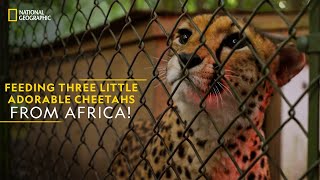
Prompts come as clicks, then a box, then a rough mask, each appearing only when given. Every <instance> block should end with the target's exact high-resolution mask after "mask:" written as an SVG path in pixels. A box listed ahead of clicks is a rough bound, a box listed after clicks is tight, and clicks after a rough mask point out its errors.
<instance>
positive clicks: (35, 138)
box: [9, 0, 320, 179]
mask: <svg viewBox="0 0 320 180" xmlns="http://www.w3.org/2000/svg"><path fill="white" fill-rule="evenodd" d="M70 2H75V4H73V3H70ZM165 2H167V3H168V1H165ZM199 2H200V3H198V4H197V1H192V0H189V1H188V0H185V1H178V2H176V3H173V4H174V7H175V8H176V12H175V13H169V12H167V13H164V12H163V10H165V7H166V6H165V4H164V3H163V2H162V1H161V0H154V1H150V0H145V1H135V0H132V1H129V0H127V1H125V0H106V1H101V0H91V1H86V2H85V1H80V0H78V1H66V0H64V1H61V2H60V1H48V2H45V1H43V2H41V3H39V2H36V4H37V8H38V9H43V10H44V12H45V14H52V20H51V21H34V22H33V21H23V22H18V23H16V24H12V25H10V29H9V32H10V36H9V37H10V46H11V48H10V57H9V59H10V68H9V69H10V80H11V81H12V82H21V83H54V84H55V85H58V84H59V83H83V81H81V80H80V79H96V78H104V79H112V78H122V79H139V78H143V79H147V81H144V82H136V83H138V85H139V86H138V92H137V93H136V94H135V97H136V98H135V99H136V102H135V103H134V104H133V105H131V118H130V119H121V118H119V119H94V118H84V117H83V118H68V119H63V115H64V114H65V113H66V111H67V109H68V108H69V107H72V109H74V110H76V109H77V108H78V107H79V106H80V105H79V104H75V103H71V104H61V105H55V104H48V105H43V104H30V105H27V104H25V106H27V107H31V106H39V107H43V108H45V107H48V108H53V107H57V108H58V113H59V119H63V123H59V124H58V123H54V124H44V123H43V124H32V123H31V124H15V125H12V126H10V134H11V137H10V148H11V149H10V150H11V155H10V162H11V170H10V175H11V176H13V177H15V178H16V179H114V178H115V174H116V172H117V171H119V170H118V169H114V168H113V165H114V164H116V163H119V160H118V158H121V159H124V161H126V162H125V166H126V168H127V169H128V170H129V175H130V178H133V179H134V178H135V177H136V176H138V174H139V173H138V171H136V169H138V167H139V166H146V169H148V168H149V169H151V170H150V174H151V175H150V177H152V178H153V177H154V178H156V177H163V178H164V177H166V176H168V174H170V173H171V174H174V175H175V176H177V178H178V179H179V178H180V177H179V169H177V168H176V165H175V163H174V161H175V156H176V154H178V153H180V151H181V150H180V149H181V147H183V146H189V147H191V149H192V152H193V153H194V155H195V157H196V159H197V161H199V162H200V166H199V168H198V169H197V170H198V172H197V175H196V176H193V177H196V178H198V179H201V178H208V171H209V169H207V168H206V167H207V164H208V162H209V161H210V160H212V159H214V156H215V155H216V154H217V153H219V152H224V153H225V156H226V157H228V159H230V160H231V161H230V162H232V163H233V165H234V167H235V169H237V171H238V172H239V177H238V178H239V179H242V178H245V177H248V178H249V177H250V175H249V172H250V170H251V169H252V168H253V167H254V166H255V164H256V163H257V162H258V161H259V160H260V159H261V158H267V159H268V161H269V163H270V166H271V167H272V171H274V172H271V173H275V174H279V175H280V176H281V178H283V179H287V178H288V177H287V174H286V173H285V172H284V171H283V170H282V169H281V168H282V166H281V164H280V162H278V161H277V160H275V159H274V158H273V157H272V155H270V153H269V147H268V146H269V145H270V143H271V141H273V140H274V139H276V136H279V134H280V133H281V132H282V131H284V129H285V127H286V124H288V123H289V122H290V123H295V124H296V125H297V126H298V127H299V128H300V129H301V131H302V132H303V134H304V135H305V138H308V131H307V130H306V128H305V127H304V126H303V125H302V124H301V122H300V120H299V119H298V118H297V117H296V116H295V112H296V111H297V109H296V106H297V105H298V104H299V103H300V101H301V99H302V98H303V97H304V96H305V95H306V94H307V93H308V91H309V88H310V87H311V86H313V84H315V83H318V82H319V78H320V77H317V78H316V79H314V80H313V81H312V82H310V83H309V86H308V88H306V90H305V92H304V93H303V94H301V96H300V98H298V100H296V101H295V102H293V103H292V101H290V100H288V98H287V97H286V94H285V93H283V91H282V90H281V88H280V87H278V85H277V83H276V82H274V80H273V79H272V78H270V76H269V73H270V69H269V65H270V64H271V63H272V62H273V61H274V59H275V57H276V56H277V55H279V52H280V50H281V48H282V47H284V46H286V45H287V44H288V43H289V41H291V40H295V39H296V38H297V33H298V31H299V28H298V27H297V24H298V23H299V21H300V20H301V19H302V18H303V16H304V15H305V14H306V11H307V10H308V7H309V4H310V2H309V1H308V2H307V3H305V4H303V6H302V7H301V8H300V9H299V10H298V11H295V12H294V16H290V17H293V19H292V18H291V19H290V18H288V16H287V14H286V13H284V12H283V11H281V10H280V9H279V8H278V7H276V5H277V4H276V3H278V1H269V0H261V1H256V2H257V3H256V4H255V5H254V7H253V8H252V9H250V13H249V15H248V17H247V19H246V20H245V24H241V23H239V22H238V20H237V19H236V18H234V16H233V15H231V12H233V11H232V10H230V6H231V5H230V4H228V2H227V1H223V0H219V1H218V2H216V1H214V2H213V1H208V2H203V3H204V4H203V5H202V6H205V5H208V6H209V5H210V6H212V7H215V9H210V11H209V12H207V13H209V14H211V15H212V18H211V21H213V20H214V18H215V17H217V16H219V15H220V14H223V15H226V16H229V18H230V19H231V21H232V22H233V24H235V27H237V28H238V30H239V31H240V34H242V33H243V32H245V31H246V29H248V28H250V26H251V24H252V23H253V22H254V20H255V19H256V18H257V17H258V16H259V12H260V11H261V9H263V8H266V7H267V8H268V9H271V10H272V13H271V14H273V16H274V17H276V18H278V20H279V21H281V23H282V24H284V27H283V28H284V29H285V30H282V32H283V31H285V33H286V34H287V36H286V38H285V39H282V40H281V42H280V43H279V44H278V47H277V50H275V52H274V53H273V54H271V55H270V56H269V58H268V59H267V60H264V59H263V57H260V55H259V53H257V50H256V49H255V48H254V46H253V45H252V44H251V43H250V42H248V41H247V38H246V37H245V36H244V37H243V38H242V40H241V41H243V42H245V43H246V44H247V46H248V48H249V49H250V50H251V52H252V54H253V55H254V57H255V59H257V61H256V62H255V63H256V65H257V66H258V67H259V69H260V71H261V72H262V75H261V76H260V77H259V78H258V79H257V80H256V82H255V85H254V86H253V88H251V89H250V90H249V91H248V92H246V93H245V94H246V95H244V96H243V94H239V92H238V91H236V90H235V87H234V84H233V83H232V82H228V80H227V79H226V78H225V77H224V69H225V66H226V63H227V62H228V60H226V61H224V62H220V61H219V59H218V58H217V57H216V52H213V51H212V50H211V49H210V47H209V46H208V45H207V44H206V41H207V40H206V39H205V35H204V34H205V33H206V32H207V31H208V29H209V26H210V23H208V24H207V25H206V27H205V28H204V30H203V31H202V30H200V29H199V28H198V27H197V25H196V23H195V22H194V21H193V18H192V15H190V13H189V11H192V8H191V10H190V7H191V5H190V4H192V3H193V4H194V6H201V2H202V1H199ZM210 2H211V3H210ZM281 2H284V1H281ZM281 2H280V1H279V3H281ZM139 3H140V4H139ZM141 3H142V4H143V5H142V6H143V8H142V9H143V10H144V11H139V12H138V11H136V10H137V9H139V8H138V7H139V6H141ZM211 4H214V5H211ZM169 5H170V3H168V6H169ZM10 6H14V7H17V8H18V9H25V8H27V7H28V6H27V5H26V3H25V2H23V1H18V2H12V3H11V4H10ZM70 9H72V10H70ZM232 14H233V13H232ZM235 14H236V13H235ZM239 14H241V13H239ZM167 17H171V19H170V18H167ZM182 21H188V22H189V23H190V24H191V25H190V26H192V27H194V29H196V31H198V33H200V34H201V36H200V37H201V38H200V40H199V44H198V45H197V47H196V48H195V50H194V52H193V55H192V56H194V55H195V54H197V52H199V51H201V50H202V49H205V50H206V51H207V52H209V54H210V56H211V57H212V59H214V61H215V62H216V64H217V65H218V71H219V73H218V75H217V76H218V77H217V78H216V79H217V80H216V81H218V80H223V81H226V83H227V85H228V87H230V94H232V95H233V96H234V97H235V98H236V99H237V104H236V106H237V108H238V111H239V112H238V115H237V116H236V117H233V118H234V119H233V120H231V121H230V124H228V125H227V128H224V129H219V128H218V127H219V125H218V124H216V123H217V122H216V121H215V120H214V117H213V118H211V119H210V121H211V122H210V123H211V124H212V127H213V128H215V129H216V130H217V132H218V138H217V142H218V143H217V146H216V147H215V148H212V149H211V150H210V153H209V154H208V156H207V157H201V156H200V155H199V154H200V153H199V152H198V150H197V148H196V147H195V144H194V142H193V141H192V140H191V139H190V138H189V136H191V135H190V134H191V132H192V131H193V129H192V126H193V124H195V123H197V121H198V118H197V117H200V116H201V115H202V114H210V112H208V110H207V108H206V103H205V99H206V98H207V97H208V96H210V91H209V92H206V93H205V94H204V95H201V101H200V103H199V105H198V107H199V111H198V112H197V113H196V114H195V115H194V117H193V118H192V119H191V120H190V121H188V122H185V120H184V119H183V118H181V114H179V113H181V112H179V111H178V110H177V109H176V107H175V104H174V102H173V96H174V95H175V93H176V92H177V90H178V88H179V85H178V86H176V87H175V88H172V89H170V88H169V85H168V84H167V82H166V80H165V75H166V74H165V73H164V72H163V71H164V69H165V66H166V64H167V61H168V60H169V59H170V58H171V56H172V55H177V56H178V53H177V51H176V50H175V48H174V47H173V41H172V37H173V36H174V32H175V31H176V30H177V28H178V25H179V24H181V22H182ZM239 44H240V43H239ZM236 46H237V45H236ZM235 51H236V48H233V49H231V50H230V55H229V56H232V54H234V53H235ZM228 58H230V57H227V59H228ZM189 64H190V60H188V62H187V63H186V64H185V66H184V67H183V70H182V72H185V74H186V75H185V76H182V77H181V79H180V80H179V82H178V84H182V82H183V81H188V82H189V83H190V86H191V87H193V88H195V89H197V85H196V84H195V83H194V81H193V80H192V79H190V77H188V75H187V74H188V68H187V67H188V65H189ZM86 82H87V81H86ZM266 82H267V83H268V84H270V88H273V89H274V92H275V93H277V94H279V95H280V97H281V98H282V99H283V102H285V103H286V104H287V105H288V106H289V112H288V114H289V118H288V119H286V120H285V121H284V122H283V123H282V124H281V125H280V126H279V127H276V128H273V129H272V132H269V134H267V136H264V135H263V134H262V133H261V131H260V130H259V129H258V128H257V126H258V125H257V124H255V122H254V119H252V118H251V117H250V109H249V108H248V103H249V100H248V99H250V97H251V96H255V95H254V94H256V93H257V89H258V87H259V86H261V85H262V84H265V83H266ZM93 83H96V84H97V85H98V84H105V83H106V82H105V81H104V82H96V81H95V82H93ZM125 83H129V81H125ZM21 95H28V94H27V93H23V94H21ZM31 95H35V94H31ZM40 95H41V96H45V95H49V96H50V95H70V96H72V97H74V96H76V95H92V93H86V92H79V93H75V92H41V93H40ZM94 95H106V92H100V91H99V92H96V93H95V94H94ZM113 95H116V96H118V97H120V96H122V95H125V93H124V92H121V91H120V89H117V91H116V92H115V93H114V94H113ZM81 106H84V107H89V106H91V107H94V108H95V109H98V108H104V107H106V106H108V104H106V103H104V104H88V103H85V104H81ZM113 106H114V110H112V111H108V112H107V113H108V114H109V115H114V114H115V113H116V112H115V109H116V108H119V107H124V108H126V107H127V106H128V105H127V104H121V103H120V104H115V105H113ZM249 106H250V104H249ZM252 106H253V105H252ZM169 113H173V114H175V115H174V116H176V117H177V121H179V123H181V124H183V127H184V130H183V132H181V133H182V134H181V136H182V138H181V141H180V142H176V143H177V144H176V146H175V147H174V148H172V147H170V146H169V145H168V144H166V145H165V147H166V151H164V152H163V153H164V154H166V153H167V154H168V156H167V159H166V160H165V162H166V163H165V164H164V168H163V170H162V171H161V172H159V173H158V172H155V170H154V167H152V164H151V163H150V162H149V159H148V156H147V155H146V154H147V153H148V151H149V149H150V147H151V144H152V143H153V142H154V141H161V142H165V139H164V137H162V134H161V129H162V128H163V126H164V125H163V124H165V120H166V119H165V117H166V115H167V114H169ZM239 117H242V118H243V119H245V120H246V122H247V123H248V124H249V125H250V127H252V129H253V130H254V132H255V133H256V135H257V137H258V138H259V139H260V140H261V142H262V144H261V147H260V149H261V152H262V153H261V154H259V156H258V157H254V158H253V159H255V160H253V161H252V162H251V164H250V165H249V167H248V168H246V169H242V168H241V166H240V165H238V163H237V162H236V161H237V160H236V157H234V155H233V154H232V152H231V148H230V145H228V144H227V142H226V141H227V140H226V139H227V138H226V134H227V133H228V132H229V129H230V128H231V127H233V126H234V124H237V123H238V119H239ZM139 119H145V124H150V126H151V127H153V128H152V129H149V130H148V131H145V132H143V133H141V129H137V128H135V127H136V126H135V122H137V121H138V120H139ZM177 123H178V122H177ZM128 138H132V139H131V140H132V141H136V142H138V144H139V146H138V147H137V149H135V150H136V151H137V152H139V153H138V155H136V156H137V157H134V158H132V157H130V156H131V155H132V156H135V154H126V151H127V150H126V149H125V148H124V146H122V144H123V143H124V141H125V139H128ZM132 159H138V160H137V161H131V160H132ZM318 162H319V161H318ZM317 164H318V163H317ZM317 164H315V165H314V166H316V165H317ZM303 173H304V172H301V174H300V175H301V176H303ZM120 174H121V172H120ZM305 175H307V174H305ZM186 176H187V175H186ZM127 178H129V177H127ZM136 178H137V177H136ZM152 178H151V179H152ZM256 178H258V177H256ZM261 178H262V177H261ZM137 179H139V178H137Z"/></svg>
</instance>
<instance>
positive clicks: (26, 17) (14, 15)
mask: <svg viewBox="0 0 320 180" xmlns="http://www.w3.org/2000/svg"><path fill="white" fill-rule="evenodd" d="M18 20H19V21H51V15H47V14H45V13H44V10H40V9H25V10H18V9H15V8H10V9H8V21H9V22H17V21H18Z"/></svg>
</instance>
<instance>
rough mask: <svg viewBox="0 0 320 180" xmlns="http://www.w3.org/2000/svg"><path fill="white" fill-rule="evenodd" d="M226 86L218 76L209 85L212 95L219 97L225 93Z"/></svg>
mask: <svg viewBox="0 0 320 180" xmlns="http://www.w3.org/2000/svg"><path fill="white" fill-rule="evenodd" d="M223 87H224V85H223V83H222V82H221V80H220V79H218V76H217V75H216V74H215V75H214V76H213V78H212V80H211V82H210V83H209V88H210V94H213V95H218V94H221V93H222V92H223V91H224V88H223Z"/></svg>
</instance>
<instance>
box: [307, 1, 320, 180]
mask: <svg viewBox="0 0 320 180" xmlns="http://www.w3.org/2000/svg"><path fill="white" fill-rule="evenodd" d="M309 12H310V13H309V22H310V36H309V37H310V38H309V39H314V38H312V37H313V36H318V37H319V33H320V16H319V15H320V1H318V0H315V1H313V4H311V8H310V11H309ZM318 40H319V39H318ZM318 40H316V41H313V40H309V41H308V47H309V49H316V48H317V49H318V50H316V51H314V52H310V54H309V65H310V81H309V82H312V81H313V80H314V79H315V78H316V77H317V76H319V74H320V51H319V49H320V48H319V44H318V43H319V41H318ZM319 97H320V92H319V79H318V81H317V83H314V84H313V87H312V88H311V89H310V92H309V122H308V123H309V133H308V134H309V136H308V168H312V166H314V165H315V163H316V161H317V160H319V119H320V118H319V107H320V106H319ZM308 179H312V180H314V179H319V165H316V166H314V167H313V169H312V170H311V171H310V173H309V175H308Z"/></svg>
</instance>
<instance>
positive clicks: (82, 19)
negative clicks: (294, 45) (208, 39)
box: [9, 0, 308, 47]
mask: <svg viewBox="0 0 320 180" xmlns="http://www.w3.org/2000/svg"><path fill="white" fill-rule="evenodd" d="M307 1H308V0H270V1H269V3H268V1H263V0H225V1H221V2H224V3H225V4H224V5H225V6H224V7H225V8H226V9H228V10H239V11H253V9H254V8H256V7H257V6H258V5H259V4H260V3H261V2H264V4H263V5H262V6H261V7H260V8H259V10H258V11H259V12H268V11H270V12H271V11H272V12H274V8H276V9H278V10H279V11H297V10H300V8H301V7H302V6H303V5H304V4H306V3H307ZM218 6H219V1H218V0H188V1H187V2H186V3H185V1H183V0H160V1H159V0H65V1H59V0H52V1H43V0H33V1H30V0H21V1H17V2H15V1H12V2H10V7H11V8H18V9H20V10H23V9H41V10H44V11H45V14H46V15H51V16H52V19H53V20H52V21H42V22H41V21H40V22H39V21H18V23H10V33H9V42H10V45H11V47H39V46H41V45H44V44H48V43H50V42H53V41H58V40H60V39H62V38H65V37H68V36H70V35H74V34H77V33H79V32H82V31H85V30H89V29H93V28H96V27H98V26H101V25H103V24H106V23H107V22H112V21H113V20H114V19H117V18H120V17H122V16H124V15H125V14H126V13H128V12H129V11H137V10H139V11H151V10H153V9H154V8H155V7H156V11H157V12H159V11H162V12H182V11H187V12H190V13H195V12H201V11H212V12H213V11H214V10H215V8H217V7H218ZM272 6H273V7H272ZM131 7H133V8H132V9H131ZM177 10H178V11H177Z"/></svg>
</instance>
